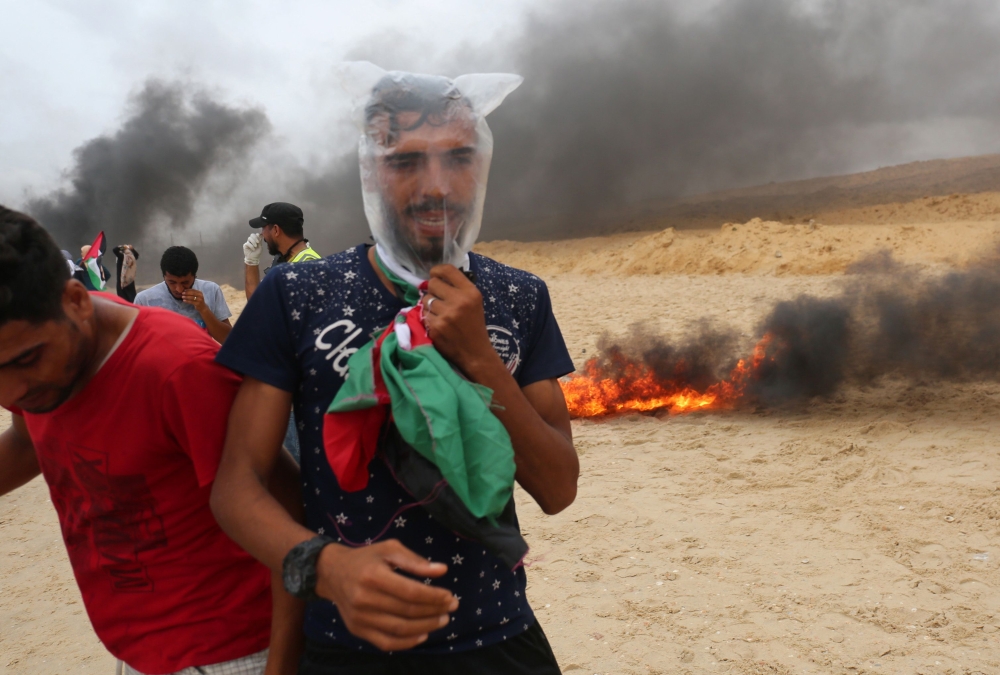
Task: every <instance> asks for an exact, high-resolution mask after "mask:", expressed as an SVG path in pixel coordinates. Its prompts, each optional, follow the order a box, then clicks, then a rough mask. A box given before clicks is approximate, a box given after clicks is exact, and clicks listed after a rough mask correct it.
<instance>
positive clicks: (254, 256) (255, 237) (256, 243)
mask: <svg viewBox="0 0 1000 675" xmlns="http://www.w3.org/2000/svg"><path fill="white" fill-rule="evenodd" d="M263 254H264V240H263V239H261V237H260V233H259V232H254V233H253V234H251V235H250V236H249V237H248V238H247V242H246V243H245V244H243V263H244V264H246V265H249V266H250V267H256V266H257V265H259V264H260V257H261V255H263Z"/></svg>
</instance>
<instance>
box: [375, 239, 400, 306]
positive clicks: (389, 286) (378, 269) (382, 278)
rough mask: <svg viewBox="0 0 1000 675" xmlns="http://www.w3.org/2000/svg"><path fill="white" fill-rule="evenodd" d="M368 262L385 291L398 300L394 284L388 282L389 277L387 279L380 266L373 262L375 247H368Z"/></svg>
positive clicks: (397, 292)
mask: <svg viewBox="0 0 1000 675" xmlns="http://www.w3.org/2000/svg"><path fill="white" fill-rule="evenodd" d="M368 262H370V263H371V265H372V269H374V270H375V274H376V275H377V276H378V278H379V281H381V282H382V285H383V286H385V287H386V288H387V289H389V292H390V293H392V294H393V295H395V296H396V297H397V298H398V297H399V291H398V290H396V284H394V283H392V281H390V280H389V277H387V276H386V274H385V272H383V271H382V266H381V265H379V264H378V263H377V262H375V247H374V246H369V247H368Z"/></svg>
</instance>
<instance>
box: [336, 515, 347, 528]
mask: <svg viewBox="0 0 1000 675" xmlns="http://www.w3.org/2000/svg"><path fill="white" fill-rule="evenodd" d="M346 522H347V516H345V515H344V514H343V513H338V514H337V524H338V525H343V524H345V523H346Z"/></svg>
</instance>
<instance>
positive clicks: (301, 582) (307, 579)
mask: <svg viewBox="0 0 1000 675" xmlns="http://www.w3.org/2000/svg"><path fill="white" fill-rule="evenodd" d="M332 543H333V539H330V537H313V538H312V539H308V540H306V541H304V542H302V543H301V544H298V545H297V546H294V547H293V548H292V550H291V551H289V552H288V554H287V555H286V556H285V560H284V561H283V562H282V564H281V581H282V583H283V584H284V586H285V590H286V591H288V594H289V595H292V596H294V597H296V598H301V599H302V600H316V599H318V596H317V595H316V561H317V560H318V559H319V554H320V553H321V552H322V551H323V549H324V548H325V547H326V546H327V545H329V544H332Z"/></svg>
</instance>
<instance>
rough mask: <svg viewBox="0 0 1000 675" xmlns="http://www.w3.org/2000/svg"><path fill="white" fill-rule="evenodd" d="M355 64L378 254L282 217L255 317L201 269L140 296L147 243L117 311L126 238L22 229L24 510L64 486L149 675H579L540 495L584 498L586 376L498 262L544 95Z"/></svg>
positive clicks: (2, 245)
mask: <svg viewBox="0 0 1000 675" xmlns="http://www.w3.org/2000/svg"><path fill="white" fill-rule="evenodd" d="M351 67H352V68H354V70H355V72H354V75H355V77H353V78H351V81H352V82H353V83H354V85H353V86H355V87H356V88H357V89H358V91H356V92H354V93H355V94H356V98H357V100H358V101H359V103H358V108H357V123H358V127H359V132H360V141H359V142H360V150H361V151H360V153H359V157H360V163H361V166H360V168H361V174H362V199H363V200H364V204H365V212H366V214H367V216H368V220H369V225H370V227H371V230H372V235H373V238H374V241H375V244H374V245H369V244H360V245H358V246H356V247H353V248H350V249H348V250H346V251H342V252H339V253H335V254H334V255H330V256H328V257H325V258H323V257H321V256H320V255H319V253H317V252H316V251H315V250H314V249H313V248H312V247H311V246H310V244H309V241H308V239H307V238H306V236H305V216H304V214H303V212H302V210H301V209H300V208H299V207H297V206H295V205H293V204H289V203H286V202H274V203H271V204H267V205H266V206H264V207H263V209H262V211H261V213H260V215H259V216H257V217H255V218H253V219H251V220H249V226H250V228H251V229H252V232H251V233H250V235H249V237H248V239H247V241H246V243H245V244H244V245H243V256H244V280H245V287H244V290H245V293H246V297H247V300H248V302H247V305H246V308H245V310H244V311H243V313H242V315H241V316H240V319H239V321H238V322H236V324H235V325H233V324H232V322H231V321H230V317H231V315H232V314H231V312H230V310H229V307H228V306H227V305H226V301H225V298H224V296H223V293H222V290H221V289H220V287H219V285H218V284H216V283H215V282H212V281H209V280H205V279H201V278H199V277H198V271H199V263H198V258H197V255H196V253H195V252H194V251H192V250H191V249H189V248H186V247H183V246H171V247H170V248H168V249H166V250H165V251H164V252H163V253H162V255H161V257H160V273H161V275H162V282H160V283H158V284H156V285H154V286H151V287H149V288H146V289H144V290H141V291H138V292H137V288H136V285H135V281H136V273H137V269H138V260H139V251H137V250H136V248H135V247H133V246H131V245H129V244H122V245H119V246H117V247H116V248H114V249H113V252H114V255H115V256H116V260H117V263H116V271H115V291H116V292H115V293H114V294H111V293H110V292H106V289H108V288H110V273H109V272H108V270H107V269H106V268H105V267H104V264H103V259H102V258H103V254H104V252H105V251H106V245H107V242H106V241H105V240H104V237H103V235H98V236H97V239H96V240H95V242H94V243H93V244H91V245H90V246H89V247H88V246H85V247H83V248H82V249H81V255H80V257H79V258H74V257H73V256H71V255H70V254H68V253H67V252H66V251H60V250H59V248H58V246H57V244H56V243H55V242H54V241H53V239H52V238H51V236H50V235H49V234H48V233H47V232H46V231H45V229H44V223H41V224H39V223H37V222H36V221H35V220H33V219H32V218H31V217H30V216H28V215H26V214H23V213H18V212H16V211H13V210H10V209H6V208H3V207H0V405H2V406H3V407H5V408H7V409H8V410H10V411H11V412H12V413H13V415H12V418H13V423H12V426H11V427H10V428H9V429H8V430H7V431H5V432H4V433H3V434H2V435H0V495H3V494H6V493H7V492H10V491H12V490H14V489H16V488H18V487H20V486H22V485H24V484H25V483H27V482H28V481H30V480H32V479H33V478H34V477H36V476H37V475H39V474H41V475H42V476H43V477H44V479H45V481H46V483H47V484H48V487H49V490H50V493H51V496H52V504H53V506H54V507H55V509H56V511H57V514H58V516H59V520H60V524H61V527H62V532H63V536H64V539H65V542H66V548H67V551H68V553H69V558H70V562H71V564H72V566H73V569H74V573H75V575H76V579H77V582H78V584H79V586H80V591H81V593H82V596H83V599H84V604H85V606H86V609H87V612H88V615H89V617H90V620H91V622H92V624H93V626H94V629H95V631H96V632H97V635H98V637H99V638H100V639H101V641H102V642H103V643H104V645H105V646H106V647H107V649H108V650H109V651H110V652H111V653H112V654H113V655H114V656H115V657H116V658H117V659H119V668H120V671H121V672H124V673H134V674H138V675H165V674H167V673H183V674H184V675H194V674H195V673H202V674H210V675H243V674H247V675H250V674H253V675H259V674H260V673H268V674H269V675H276V674H284V673H302V674H304V675H341V674H345V675H346V674H348V673H372V674H375V675H378V674H381V673H386V674H388V673H435V675H441V674H450V673H456V674H457V673H462V674H463V675H465V674H466V673H468V672H475V673H538V674H539V675H541V674H548V673H558V672H559V666H558V664H557V662H556V659H555V656H554V655H553V653H552V650H551V648H550V647H549V643H548V640H547V638H546V637H545V633H544V631H543V629H542V627H541V625H540V624H539V623H538V621H537V619H536V618H535V616H534V614H533V612H532V609H531V606H530V604H529V602H528V598H527V597H526V582H527V580H526V576H525V571H524V566H523V560H524V556H525V555H526V553H527V548H528V547H527V543H526V542H525V541H524V539H523V537H522V536H521V532H520V529H519V526H518V522H517V515H516V512H515V507H514V500H513V488H514V483H515V482H517V483H518V484H520V485H521V487H522V488H523V489H524V490H525V491H526V492H527V493H528V494H529V495H530V496H531V497H532V498H533V499H534V500H535V501H536V502H537V503H538V504H539V506H540V507H541V508H542V509H543V511H545V512H546V513H549V514H554V513H557V512H559V511H561V510H563V509H565V508H567V507H568V506H569V505H570V504H571V503H572V502H573V500H574V498H575V496H576V485H577V478H578V474H579V464H578V460H577V456H576V452H575V450H574V448H573V441H572V434H571V429H570V424H569V414H568V412H567V410H566V405H565V402H564V401H563V398H562V391H561V389H560V386H559V384H558V378H559V377H562V376H564V375H566V374H567V373H569V372H571V371H572V370H573V363H572V361H571V359H570V356H569V354H568V352H567V350H566V346H565V344H564V341H563V338H562V335H561V333H560V330H559V327H558V325H557V323H556V320H555V317H554V316H553V313H552V308H551V303H550V301H549V296H548V290H547V288H546V286H545V283H544V282H543V281H542V280H541V279H539V278H537V277H535V276H534V275H532V274H529V273H527V272H524V271H521V270H517V269H514V268H511V267H508V266H505V265H502V264H500V263H498V262H496V261H493V260H490V259H488V258H485V257H483V256H480V255H477V254H475V253H472V252H471V247H472V244H473V243H474V242H475V241H476V238H477V237H478V233H479V229H480V223H481V219H482V210H483V202H484V199H485V194H486V181H487V176H488V171H489V164H490V159H491V156H492V148H493V139H492V135H491V134H490V131H489V127H488V126H487V124H486V121H485V118H486V115H487V114H488V113H489V112H491V111H492V110H493V109H495V108H496V107H497V106H498V105H499V104H500V103H501V102H502V101H503V99H504V97H506V96H507V94H509V93H510V92H511V91H513V90H514V89H515V88H516V87H517V86H518V85H519V84H520V82H521V78H519V77H517V76H513V75H497V74H493V75H467V76H462V77H460V78H457V79H456V80H454V81H452V80H449V79H447V78H444V77H436V76H425V75H414V74H410V73H398V72H392V73H386V72H384V71H381V70H380V69H378V68H376V67H375V66H372V65H371V64H353V65H352V66H351ZM330 225H331V226H332V224H330ZM92 234H96V233H92ZM265 247H266V249H267V252H268V254H269V255H271V256H273V257H272V260H271V262H270V265H269V266H267V268H266V269H265V270H264V272H263V274H262V273H261V271H260V264H261V259H262V257H263V254H264V249H265ZM498 338H501V339H498ZM112 426H113V427H114V428H115V429H116V433H115V434H108V433H107V430H108V428H111V427H112ZM0 602H2V600H0Z"/></svg>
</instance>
